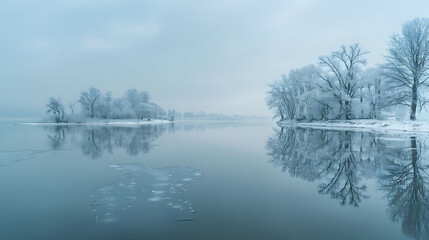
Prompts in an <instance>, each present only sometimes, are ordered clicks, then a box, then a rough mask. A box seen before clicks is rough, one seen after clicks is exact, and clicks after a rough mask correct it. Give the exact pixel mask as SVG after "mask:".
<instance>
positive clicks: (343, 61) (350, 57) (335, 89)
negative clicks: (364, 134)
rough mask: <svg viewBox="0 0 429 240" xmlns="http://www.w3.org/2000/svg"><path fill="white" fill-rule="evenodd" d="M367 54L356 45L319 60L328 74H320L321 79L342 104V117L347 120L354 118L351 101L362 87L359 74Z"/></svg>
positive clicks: (343, 48) (344, 47)
mask: <svg viewBox="0 0 429 240" xmlns="http://www.w3.org/2000/svg"><path fill="white" fill-rule="evenodd" d="M365 54H366V52H363V51H362V49H361V48H360V47H359V44H354V45H350V46H348V47H346V46H342V47H341V48H340V50H339V51H335V52H333V53H332V54H331V56H322V57H320V58H319V61H320V65H321V67H322V68H325V70H326V74H323V73H320V74H319V77H320V78H321V79H322V80H324V81H325V82H326V89H327V90H328V91H329V92H331V94H332V95H333V97H334V98H335V99H336V100H337V101H338V103H339V104H340V109H341V111H340V116H342V115H344V116H345V118H346V119H351V118H352V105H351V101H352V99H353V98H354V97H355V95H356V92H357V90H358V89H359V87H360V85H359V81H358V80H359V79H358V74H359V73H360V71H361V68H362V67H363V66H365V64H366V59H365V58H364V56H365Z"/></svg>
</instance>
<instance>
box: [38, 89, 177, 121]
mask: <svg viewBox="0 0 429 240" xmlns="http://www.w3.org/2000/svg"><path fill="white" fill-rule="evenodd" d="M46 107H47V113H50V114H52V115H51V116H53V118H54V120H55V122H78V121H83V120H84V119H86V118H97V119H147V120H150V119H170V120H174V115H175V113H174V110H169V111H168V112H166V111H165V110H164V109H163V108H162V107H160V106H159V105H158V104H156V103H154V102H152V101H151V99H150V95H149V93H148V92H146V91H138V90H136V89H128V90H127V91H126V92H125V93H124V95H123V96H122V97H118V98H114V97H113V94H112V92H110V91H108V92H106V93H103V92H101V90H100V89H97V88H94V87H90V88H89V89H88V90H87V91H83V92H81V94H80V97H79V99H78V100H77V101H75V102H73V103H70V104H69V105H68V106H67V107H65V105H64V104H63V103H62V101H61V99H60V98H55V97H51V98H50V99H49V102H48V104H47V105H46ZM79 110H80V111H79Z"/></svg>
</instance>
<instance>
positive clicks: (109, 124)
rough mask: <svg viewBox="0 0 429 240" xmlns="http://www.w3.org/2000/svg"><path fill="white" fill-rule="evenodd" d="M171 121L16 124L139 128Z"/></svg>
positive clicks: (29, 123)
mask: <svg viewBox="0 0 429 240" xmlns="http://www.w3.org/2000/svg"><path fill="white" fill-rule="evenodd" d="M169 123H172V122H171V121H169V120H158V119H155V120H150V121H148V120H109V121H91V122H68V123H50V122H28V123H15V125H33V126H139V125H150V124H169Z"/></svg>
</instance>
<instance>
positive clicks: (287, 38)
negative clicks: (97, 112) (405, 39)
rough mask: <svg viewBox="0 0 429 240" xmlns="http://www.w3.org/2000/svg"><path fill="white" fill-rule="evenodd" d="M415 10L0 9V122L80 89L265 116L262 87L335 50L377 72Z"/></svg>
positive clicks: (93, 5) (265, 6)
mask: <svg viewBox="0 0 429 240" xmlns="http://www.w3.org/2000/svg"><path fill="white" fill-rule="evenodd" d="M417 2H419V4H416V6H417V5H418V6H419V7H418V8H417V9H414V6H413V5H412V4H407V3H399V2H390V1H389V2H388V1H385V2H384V4H383V2H377V3H373V2H370V1H367V2H366V3H365V4H359V5H356V6H355V7H356V11H352V12H350V11H346V10H347V9H348V8H349V4H347V3H344V2H341V1H329V2H324V3H319V2H316V1H288V2H284V3H273V2H271V3H266V2H264V3H259V2H253V1H252V2H241V1H240V2H229V1H223V2H217V3H204V4H202V3H196V4H195V3H193V4H191V3H174V2H169V4H163V3H162V2H156V3H154V2H151V3H141V2H139V1H128V2H126V3H123V2H119V1H70V2H67V3H60V2H56V1H44V2H43V3H42V4H40V3H39V2H38V3H35V2H32V1H23V2H21V1H13V2H12V1H9V2H2V3H0V12H1V14H0V15H1V16H2V17H1V19H2V21H3V22H5V21H7V22H11V23H13V24H7V25H6V24H5V25H4V27H3V28H1V29H0V32H1V33H2V36H5V37H4V38H2V39H1V40H0V50H1V52H2V57H1V60H0V61H1V63H0V66H1V67H0V79H1V82H2V87H1V88H0V117H2V118H41V117H43V116H44V115H45V109H44V108H45V105H46V103H47V101H48V99H49V97H51V96H53V97H60V98H61V99H62V100H63V101H64V102H66V103H68V102H72V101H74V100H75V99H77V98H78V97H79V93H80V91H82V89H88V88H89V87H96V88H99V89H101V90H102V91H103V92H105V91H108V90H111V91H112V93H113V96H115V97H119V96H120V95H121V94H122V92H124V91H125V90H126V89H129V88H136V89H138V90H140V91H148V92H149V93H150V94H151V97H152V99H153V101H155V102H157V103H158V104H159V105H160V106H161V107H163V108H164V109H176V110H177V111H180V112H185V111H192V112H199V111H205V112H210V113H219V114H225V115H234V114H238V115H246V116H264V117H271V116H272V113H271V112H270V111H269V110H268V109H267V107H266V104H265V98H266V92H267V91H268V87H267V85H268V84H270V83H271V82H272V81H274V80H277V79H280V78H281V75H282V74H285V73H287V72H289V71H290V70H291V69H295V68H298V67H302V66H304V65H306V64H309V63H317V57H318V56H320V55H326V54H329V52H330V51H332V50H333V49H336V48H338V46H340V45H342V44H353V43H356V42H358V43H360V45H361V46H362V47H363V48H364V49H365V50H366V51H368V52H369V54H368V55H367V59H368V64H367V66H369V67H371V66H375V65H376V64H379V63H381V62H382V59H383V56H384V55H385V54H386V44H387V43H388V40H389V38H390V36H391V35H392V34H394V33H397V32H399V31H400V29H401V25H402V23H403V22H405V21H407V20H410V19H412V18H415V17H420V16H422V17H424V16H425V9H426V8H427V7H425V5H426V6H428V7H429V4H428V3H427V2H424V1H417ZM177 9H180V11H176V10H177ZM411 9H413V11H407V10H411ZM361 14H364V15H365V18H362V17H361ZM315 23H317V24H315Z"/></svg>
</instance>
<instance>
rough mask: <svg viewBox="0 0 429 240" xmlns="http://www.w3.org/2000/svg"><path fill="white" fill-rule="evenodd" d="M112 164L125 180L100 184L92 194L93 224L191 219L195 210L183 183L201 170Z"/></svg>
mask: <svg viewBox="0 0 429 240" xmlns="http://www.w3.org/2000/svg"><path fill="white" fill-rule="evenodd" d="M111 168H113V169H115V170H117V171H119V172H121V173H123V174H124V175H126V176H127V180H125V181H123V182H120V183H116V184H113V185H109V186H103V187H100V188H99V189H98V190H96V191H95V192H94V193H93V194H92V195H91V206H92V208H93V213H94V216H95V220H96V224H97V225H100V224H111V223H117V222H121V223H124V224H132V225H136V226H138V225H141V224H146V223H147V222H149V221H155V220H160V219H162V220H179V221H180V220H182V219H186V220H187V221H189V220H192V219H193V214H195V213H196V212H197V211H196V210H195V209H193V207H192V203H191V202H189V201H188V200H185V198H186V187H187V186H188V185H189V184H191V183H192V182H194V181H196V180H198V179H199V178H201V175H202V172H201V171H198V170H195V169H192V168H188V167H183V166H175V167H168V168H157V169H155V168H149V167H145V166H143V165H142V164H137V163H136V164H118V165H112V166H111Z"/></svg>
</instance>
